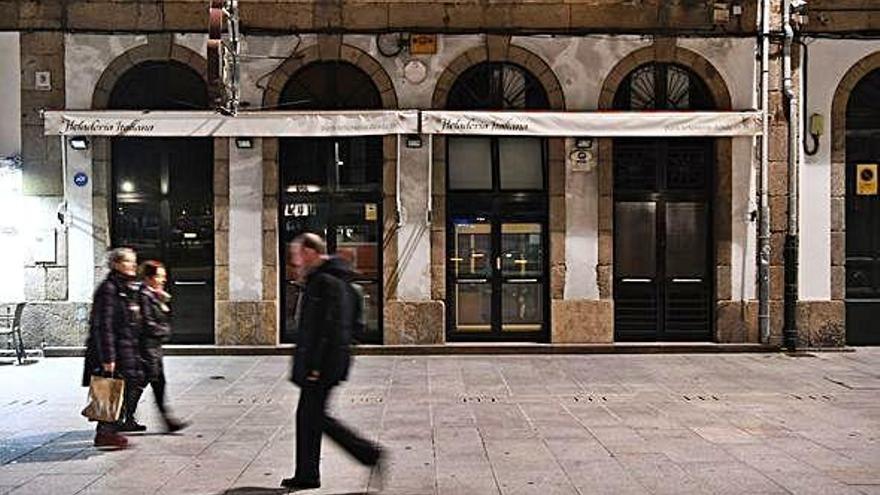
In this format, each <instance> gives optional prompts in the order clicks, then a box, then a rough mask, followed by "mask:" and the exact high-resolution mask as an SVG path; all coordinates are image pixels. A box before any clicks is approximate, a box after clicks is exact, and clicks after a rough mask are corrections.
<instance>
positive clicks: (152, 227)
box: [108, 61, 214, 344]
mask: <svg viewBox="0 0 880 495" xmlns="http://www.w3.org/2000/svg"><path fill="white" fill-rule="evenodd" d="M108 108H110V109H115V110H147V109H148V110H194V109H198V110H201V109H207V108H208V91H207V87H206V85H205V82H204V80H203V79H202V77H201V76H200V75H199V74H198V73H197V72H195V71H194V70H193V69H191V68H190V67H188V66H186V65H184V64H182V63H180V62H176V61H149V62H143V63H141V64H138V65H136V66H134V67H132V68H131V69H129V70H128V71H127V72H125V73H124V74H123V75H122V76H121V77H120V78H119V79H118V80H117V82H116V84H115V85H114V86H113V91H112V92H111V94H110V98H109V103H108ZM111 148H112V174H111V175H112V186H111V187H112V196H111V197H112V200H111V201H112V205H111V207H112V214H111V228H110V237H111V242H112V245H114V246H130V247H132V248H134V249H135V250H136V251H137V253H138V259H139V260H145V259H158V260H161V261H162V262H164V263H165V264H166V266H167V267H168V276H169V279H168V290H169V292H170V293H171V294H172V296H173V298H174V333H173V335H172V342H173V343H176V344H212V343H213V342H214V215H213V173H212V167H213V145H212V142H211V140H210V138H114V139H113V140H112V142H111Z"/></svg>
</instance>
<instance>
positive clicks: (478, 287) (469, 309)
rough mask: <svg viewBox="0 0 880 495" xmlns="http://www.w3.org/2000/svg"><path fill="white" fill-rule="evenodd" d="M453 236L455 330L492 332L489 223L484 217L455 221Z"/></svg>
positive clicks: (452, 265)
mask: <svg viewBox="0 0 880 495" xmlns="http://www.w3.org/2000/svg"><path fill="white" fill-rule="evenodd" d="M453 235H454V238H453V249H452V253H451V254H452V256H451V257H450V258H449V266H450V267H451V270H452V279H453V284H454V302H453V304H454V305H455V313H454V314H455V320H454V330H455V331H456V332H465V333H473V332H480V333H488V332H491V331H492V306H493V304H492V292H493V291H492V278H493V277H492V272H493V270H492V261H493V259H492V224H491V223H489V222H488V221H487V220H486V219H485V218H484V217H477V218H473V219H461V220H457V221H456V222H455V232H454V234H453Z"/></svg>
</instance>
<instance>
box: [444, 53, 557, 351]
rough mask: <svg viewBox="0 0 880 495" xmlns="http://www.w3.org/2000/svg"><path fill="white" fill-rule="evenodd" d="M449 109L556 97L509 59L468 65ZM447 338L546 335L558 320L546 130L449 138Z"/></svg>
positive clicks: (529, 105) (502, 106)
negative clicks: (552, 287) (532, 134)
mask: <svg viewBox="0 0 880 495" xmlns="http://www.w3.org/2000/svg"><path fill="white" fill-rule="evenodd" d="M446 107H447V108H448V109H450V110H527V109H528V110H531V109H547V108H549V107H550V105H549V102H548V98H547V92H546V90H545V89H544V87H543V86H542V85H541V83H540V82H539V81H538V80H537V78H535V76H534V75H532V74H531V73H529V72H528V71H527V70H526V69H524V68H522V67H521V66H519V65H516V64H513V63H508V62H484V63H480V64H477V65H475V66H473V67H471V68H470V69H468V70H466V71H464V72H463V73H462V74H461V75H460V76H459V77H458V78H457V79H456V81H455V82H454V84H453V85H452V88H451V89H450V91H449V96H448V98H447V102H446ZM446 148H447V149H446V173H447V175H446V253H447V260H446V292H447V293H446V302H447V319H446V321H447V340H449V341H467V340H471V341H473V340H489V341H492V340H494V341H546V340H547V338H548V328H549V313H550V312H549V275H548V274H549V268H548V266H549V264H548V261H549V249H548V245H549V243H548V233H547V230H548V195H547V188H548V185H547V177H548V173H547V172H548V171H547V144H546V142H545V140H544V139H540V138H522V137H516V138H513V137H511V138H508V137H488V136H485V137H484V136H472V137H470V136H469V137H450V138H448V139H447V140H446Z"/></svg>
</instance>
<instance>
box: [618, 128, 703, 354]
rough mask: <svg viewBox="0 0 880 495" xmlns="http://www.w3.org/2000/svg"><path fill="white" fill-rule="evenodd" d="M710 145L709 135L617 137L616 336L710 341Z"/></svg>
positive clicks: (632, 339)
mask: <svg viewBox="0 0 880 495" xmlns="http://www.w3.org/2000/svg"><path fill="white" fill-rule="evenodd" d="M712 150H713V147H712V142H711V141H710V140H703V139H690V140H685V139H620V140H616V141H615V143H614V162H615V165H614V167H615V168H614V183H615V186H614V187H615V189H614V239H615V241H614V300H615V301H614V308H615V309H614V322H615V340H619V341H640V340H641V341H650V340H671V341H694V340H710V339H711V336H712V302H713V300H714V297H713V295H714V277H713V270H712V267H713V264H714V262H713V256H712V252H713V242H712V229H711V219H712V215H711V193H710V191H711V183H712V179H711V178H712V173H711V172H712V169H713V166H714V164H713V160H712V155H713V153H712Z"/></svg>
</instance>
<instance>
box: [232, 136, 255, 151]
mask: <svg viewBox="0 0 880 495" xmlns="http://www.w3.org/2000/svg"><path fill="white" fill-rule="evenodd" d="M235 147H236V148H238V149H240V150H249V149H252V148H253V147H254V140H253V139H251V138H249V137H237V138H235Z"/></svg>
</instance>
